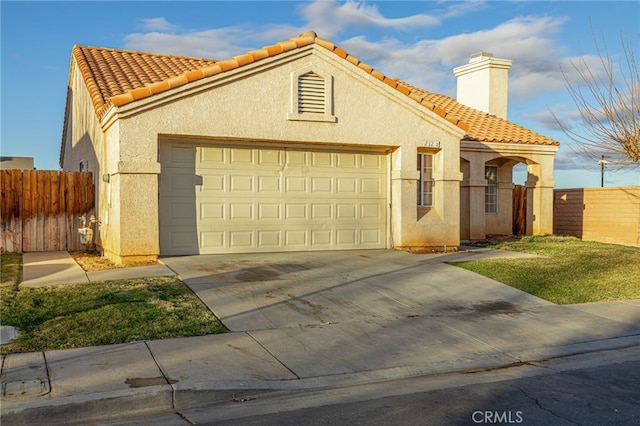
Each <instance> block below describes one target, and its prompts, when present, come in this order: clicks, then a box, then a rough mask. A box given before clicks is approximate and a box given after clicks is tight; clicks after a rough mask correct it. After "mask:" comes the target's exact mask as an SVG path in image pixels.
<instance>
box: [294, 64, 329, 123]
mask: <svg viewBox="0 0 640 426" xmlns="http://www.w3.org/2000/svg"><path fill="white" fill-rule="evenodd" d="M325 104H326V96H325V82H324V79H323V78H322V77H320V76H319V75H318V74H315V73H313V72H308V73H306V74H302V75H300V76H298V114H305V113H306V114H324V113H325Z"/></svg>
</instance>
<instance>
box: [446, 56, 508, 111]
mask: <svg viewBox="0 0 640 426" xmlns="http://www.w3.org/2000/svg"><path fill="white" fill-rule="evenodd" d="M511 63H512V61H510V60H508V59H498V58H494V57H493V54H492V53H487V52H479V53H475V54H473V55H471V58H470V59H469V63H468V64H466V65H462V66H460V67H457V68H454V69H453V74H454V75H455V76H456V77H457V79H458V84H457V87H458V91H457V92H458V93H457V101H458V102H460V103H461V104H463V105H466V106H469V107H471V108H475V109H478V110H480V111H484V112H486V113H487V114H491V115H495V116H497V117H502V118H505V119H506V118H507V95H508V80H509V68H511Z"/></svg>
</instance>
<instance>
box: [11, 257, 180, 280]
mask: <svg viewBox="0 0 640 426" xmlns="http://www.w3.org/2000/svg"><path fill="white" fill-rule="evenodd" d="M22 262H23V265H24V267H23V278H22V283H20V285H21V286H22V287H46V286H52V285H65V284H78V283H88V282H93V281H108V280H121V279H129V278H143V277H157V276H166V275H175V273H174V272H173V271H172V270H171V269H169V268H168V267H167V266H166V265H162V264H158V265H152V266H138V267H133V268H115V269H109V270H105V271H93V272H85V271H84V270H83V269H82V268H81V267H80V265H78V263H77V262H76V261H75V260H74V259H73V257H71V255H70V254H69V253H68V252H66V251H54V252H32V253H24V255H23V258H22Z"/></svg>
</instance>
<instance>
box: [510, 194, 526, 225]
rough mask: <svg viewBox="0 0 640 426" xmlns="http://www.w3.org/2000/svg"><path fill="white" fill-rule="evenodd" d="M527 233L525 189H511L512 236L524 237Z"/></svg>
mask: <svg viewBox="0 0 640 426" xmlns="http://www.w3.org/2000/svg"><path fill="white" fill-rule="evenodd" d="M526 231H527V188H526V187H524V186H522V185H515V186H514V187H513V227H512V232H513V235H524V234H525V233H526Z"/></svg>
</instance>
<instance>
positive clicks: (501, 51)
mask: <svg viewBox="0 0 640 426" xmlns="http://www.w3.org/2000/svg"><path fill="white" fill-rule="evenodd" d="M0 14H1V55H2V62H1V73H2V74H1V84H2V86H1V87H0V90H1V92H0V93H1V112H0V114H1V121H0V124H1V139H0V143H1V153H2V155H3V156H28V157H34V158H35V166H36V168H38V169H54V170H55V169H58V156H59V151H60V139H61V135H62V121H63V115H64V106H65V96H66V87H67V78H68V71H69V62H70V54H71V49H72V48H73V45H74V44H82V45H88V46H96V47H110V48H118V49H132V50H139V51H148V52H154V53H165V54H176V55H184V56H196V57H206V58H213V59H227V58H230V57H231V56H234V55H237V54H240V53H244V52H247V51H249V50H253V49H255V48H260V47H262V46H265V45H269V44H273V43H275V42H278V41H281V40H286V39H288V38H290V37H293V36H296V35H298V34H300V33H302V32H304V31H307V30H314V31H316V33H317V34H318V36H320V37H322V38H325V39H328V40H331V41H332V42H334V43H335V44H336V45H338V46H340V47H342V48H344V49H345V50H347V51H348V52H349V53H351V54H353V55H354V56H356V57H358V58H359V59H360V60H362V61H364V62H366V63H368V64H370V65H372V66H373V67H374V68H376V69H379V70H380V71H382V72H383V73H385V74H386V75H389V76H391V77H398V78H400V79H402V80H405V81H407V82H408V83H411V84H413V85H415V86H418V87H420V88H422V89H426V90H429V91H432V92H437V93H443V94H446V95H449V96H452V97H455V78H454V76H453V73H452V69H453V68H455V67H457V66H460V65H463V64H465V63H467V62H468V58H469V56H470V55H471V54H473V53H476V52H479V51H488V52H492V53H493V54H494V56H496V57H499V58H504V59H511V60H513V66H512V68H511V70H510V74H509V76H510V77H509V78H510V79H509V112H508V114H509V117H508V118H509V120H511V121H513V122H515V123H517V124H520V125H522V126H524V127H527V128H529V129H531V130H534V131H536V132H539V133H542V134H544V135H546V136H548V137H551V138H554V139H556V140H558V141H560V143H561V149H560V151H559V153H558V155H557V156H556V170H555V179H556V186H557V187H558V188H568V187H593V186H599V185H600V168H599V166H598V164H597V163H596V164H593V162H592V161H583V160H581V159H580V158H579V157H578V156H577V155H576V154H575V153H573V151H572V143H571V141H570V140H569V139H568V138H567V136H566V135H564V133H562V132H561V131H559V130H558V129H557V126H556V125H555V123H554V121H553V119H552V116H551V113H550V112H549V110H550V109H552V110H553V111H554V112H556V114H558V115H559V116H560V117H562V118H567V119H570V117H573V116H574V113H575V105H574V104H573V103H572V101H571V99H570V97H569V96H568V93H567V90H566V88H565V86H564V80H563V77H562V73H561V71H560V69H561V67H562V68H563V69H565V70H567V71H569V70H570V61H572V60H573V61H575V60H576V59H577V58H578V57H580V56H582V55H585V56H586V57H587V58H590V59H593V58H594V54H595V47H594V41H593V36H592V29H593V31H594V32H595V33H596V35H597V36H598V37H604V39H605V40H606V41H607V44H608V47H609V53H610V56H611V57H612V58H616V57H619V55H620V53H621V47H620V36H621V34H623V35H625V36H627V37H631V39H632V40H633V42H634V44H635V48H636V50H635V51H636V52H637V53H636V54H637V55H639V56H640V49H637V47H638V35H639V34H640V2H637V1H618V2H616V1H611V2H607V1H468V2H454V1H348V2H336V1H306V2H295V1H281V2H275V1H257V2H249V1H234V2H223V1H197V2H172V1H140V2H131V1H110V2H90V1H82V2H81V1H74V2H56V1H47V2H33V1H14V2H12V1H1V2H0ZM590 59H589V60H590ZM568 75H569V77H570V78H572V76H571V74H570V73H569V74H568ZM521 178H522V175H521V173H517V174H516V178H515V180H516V183H522V182H520V181H519V179H521ZM605 184H606V185H607V186H617V185H640V171H639V170H638V168H636V169H635V170H632V171H627V172H616V173H612V172H610V171H607V173H606V174H605Z"/></svg>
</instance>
